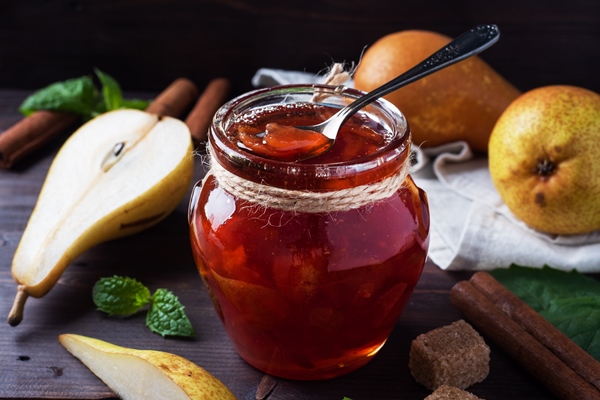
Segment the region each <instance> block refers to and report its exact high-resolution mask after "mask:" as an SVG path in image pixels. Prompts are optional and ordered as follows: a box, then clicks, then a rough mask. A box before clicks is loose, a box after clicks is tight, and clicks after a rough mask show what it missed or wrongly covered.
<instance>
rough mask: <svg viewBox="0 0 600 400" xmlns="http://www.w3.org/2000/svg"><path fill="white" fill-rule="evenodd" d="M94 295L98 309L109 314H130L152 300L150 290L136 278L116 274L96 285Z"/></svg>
mask: <svg viewBox="0 0 600 400" xmlns="http://www.w3.org/2000/svg"><path fill="white" fill-rule="evenodd" d="M92 297H93V300H94V304H96V307H98V310H100V311H104V312H106V313H108V314H109V315H130V314H133V313H135V312H137V311H139V310H140V309H141V308H142V307H144V306H145V305H146V304H148V303H149V302H150V300H151V296H150V290H148V288H147V287H146V286H144V285H142V284H141V283H140V282H138V281H136V280H135V279H131V278H127V277H121V276H114V277H112V278H102V279H100V280H99V281H98V282H96V284H95V285H94V288H93V292H92Z"/></svg>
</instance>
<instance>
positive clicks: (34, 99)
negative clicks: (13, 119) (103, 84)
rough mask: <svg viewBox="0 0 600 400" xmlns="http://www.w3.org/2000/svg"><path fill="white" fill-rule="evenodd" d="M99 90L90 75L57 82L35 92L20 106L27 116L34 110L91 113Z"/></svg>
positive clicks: (20, 109)
mask: <svg viewBox="0 0 600 400" xmlns="http://www.w3.org/2000/svg"><path fill="white" fill-rule="evenodd" d="M97 94H98V92H97V90H96V87H95V86H94V82H93V81H92V78H91V77H90V76H82V77H80V78H74V79H68V80H66V81H62V82H56V83H53V84H51V85H49V86H46V87H45V88H43V89H40V90H38V91H36V92H34V93H33V94H32V95H31V96H29V97H27V98H26V99H25V101H23V103H22V104H21V106H20V107H19V111H21V113H23V115H25V116H27V115H30V114H32V113H33V112H34V111H39V110H54V111H65V112H72V113H75V114H81V115H85V114H89V113H90V111H91V110H92V108H93V107H94V103H95V99H96V96H97Z"/></svg>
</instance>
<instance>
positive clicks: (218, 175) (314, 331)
mask: <svg viewBox="0 0 600 400" xmlns="http://www.w3.org/2000/svg"><path fill="white" fill-rule="evenodd" d="M361 95H362V93H361V92H359V91H356V90H353V89H345V90H339V89H335V88H333V87H328V86H320V85H296V86H281V87H275V88H269V89H260V90H256V91H254V92H250V93H248V94H245V95H242V96H240V97H238V98H236V99H233V100H231V101H230V102H228V103H227V104H225V105H224V106H223V107H222V108H221V109H220V110H219V111H218V112H217V114H216V115H215V118H214V121H213V124H212V126H211V129H210V132H209V153H210V156H211V169H210V171H209V172H208V173H207V175H206V177H205V179H204V180H203V181H202V182H201V183H198V184H197V185H196V187H195V188H194V191H193V194H192V198H191V200H190V210H189V222H190V233H191V244H192V250H193V254H194V258H195V261H196V264H197V267H198V270H199V272H200V274H201V276H202V279H203V281H204V283H205V285H206V287H207V288H208V291H209V293H210V296H211V298H212V300H213V303H214V307H215V310H216V312H217V313H218V315H219V317H220V319H221V320H222V322H223V324H224V327H225V330H226V332H227V334H228V336H229V338H230V339H231V341H232V343H233V344H234V346H235V349H236V351H237V352H238V354H239V355H240V356H241V357H242V358H243V359H244V360H246V361H247V362H248V363H249V364H251V365H253V366H254V367H256V368H258V369H260V370H262V371H264V372H266V373H268V374H271V375H275V376H279V377H283V378H289V379H301V380H314V379H327V378H333V377H336V376H339V375H343V374H346V373H349V372H351V371H353V370H355V369H357V368H359V367H361V366H363V365H364V364H366V363H367V362H368V361H369V360H370V359H371V358H372V357H373V356H374V355H375V354H376V353H377V351H378V350H379V349H380V348H381V347H382V346H383V345H384V343H385V342H386V340H387V338H388V336H389V334H390V332H391V331H392V329H393V328H394V326H395V325H396V323H397V321H398V319H399V318H400V315H401V313H402V310H403V309H404V307H405V305H406V303H407V302H408V299H409V297H410V295H411V294H412V292H413V289H414V287H415V285H416V284H417V281H418V279H419V277H420V275H421V272H422V269H423V265H424V263H425V259H426V255H427V248H428V243H429V211H428V203H427V197H426V195H425V193H424V192H423V191H422V190H421V189H419V188H418V187H417V186H416V185H415V184H414V182H413V180H412V178H411V177H410V175H408V174H407V170H408V165H409V164H410V157H409V154H410V132H409V129H408V125H407V123H406V120H405V119H404V116H403V115H402V114H401V113H400V112H399V111H398V110H397V109H396V108H395V107H394V106H393V105H391V104H390V103H389V102H387V101H385V100H378V101H376V102H374V103H372V104H371V105H369V106H367V107H365V108H364V109H363V110H361V111H360V112H359V113H357V114H356V115H354V116H353V117H352V118H351V119H350V120H349V121H348V122H346V124H344V126H342V128H341V131H340V133H339V134H338V139H337V140H336V143H335V145H334V146H333V147H332V148H331V149H330V150H329V151H328V152H326V153H325V154H322V155H320V156H318V157H316V158H312V159H308V160H304V161H302V162H286V161H282V160H279V159H271V158H268V157H265V156H264V155H262V156H261V155H259V154H256V153H254V152H253V151H252V149H249V148H247V146H245V145H244V144H243V142H241V140H240V135H260V133H261V131H264V127H265V126H266V124H268V123H277V124H281V125H289V126H300V125H310V124H314V123H318V122H321V121H323V120H325V119H326V118H327V117H328V116H330V115H332V114H333V113H334V112H335V111H336V110H338V109H339V108H340V107H342V106H344V105H346V104H347V103H349V102H351V101H353V100H355V99H356V98H358V97H359V96H361Z"/></svg>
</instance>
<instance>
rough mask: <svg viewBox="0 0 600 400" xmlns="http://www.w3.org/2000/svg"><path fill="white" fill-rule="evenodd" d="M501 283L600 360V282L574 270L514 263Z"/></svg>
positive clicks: (497, 275)
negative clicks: (539, 267)
mask: <svg viewBox="0 0 600 400" xmlns="http://www.w3.org/2000/svg"><path fill="white" fill-rule="evenodd" d="M491 274H492V276H494V277H495V278H496V279H497V280H498V281H499V282H500V283H502V284H503V285H504V286H506V287H507V288H508V289H509V290H510V291H511V292H513V293H514V294H515V295H517V296H518V297H519V298H521V299H522V300H523V301H524V302H525V303H527V304H529V306H531V308H533V309H534V310H536V311H537V312H538V313H540V315H541V316H543V317H544V318H546V319H547V320H548V321H549V322H550V323H551V324H552V325H554V326H556V327H557V328H558V329H559V330H560V331H561V332H563V333H564V334H565V335H567V336H568V337H569V338H571V339H572V340H573V341H574V342H575V343H577V344H578V345H579V346H581V347H582V348H583V349H584V350H586V351H587V352H588V353H590V354H591V355H592V356H593V357H594V358H595V359H597V360H599V361H600V282H598V281H597V280H595V279H593V278H590V277H588V276H585V275H583V274H580V273H579V272H577V271H575V270H573V271H570V272H564V271H559V270H556V269H553V268H551V267H548V266H544V268H542V269H538V268H528V267H522V266H517V265H511V267H510V268H508V269H497V270H494V271H491Z"/></svg>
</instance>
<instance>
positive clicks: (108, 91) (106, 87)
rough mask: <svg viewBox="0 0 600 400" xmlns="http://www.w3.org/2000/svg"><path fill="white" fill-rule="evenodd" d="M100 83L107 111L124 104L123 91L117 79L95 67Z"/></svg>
mask: <svg viewBox="0 0 600 400" xmlns="http://www.w3.org/2000/svg"><path fill="white" fill-rule="evenodd" d="M94 71H95V72H96V75H97V76H98V79H99V80H100V83H101V84H102V98H103V100H104V108H105V110H106V111H112V110H117V109H119V108H121V107H122V106H123V92H122V91H121V86H119V84H118V83H117V81H116V80H115V79H114V78H113V77H112V76H110V75H108V74H107V73H104V72H102V71H100V70H99V69H98V68H94Z"/></svg>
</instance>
